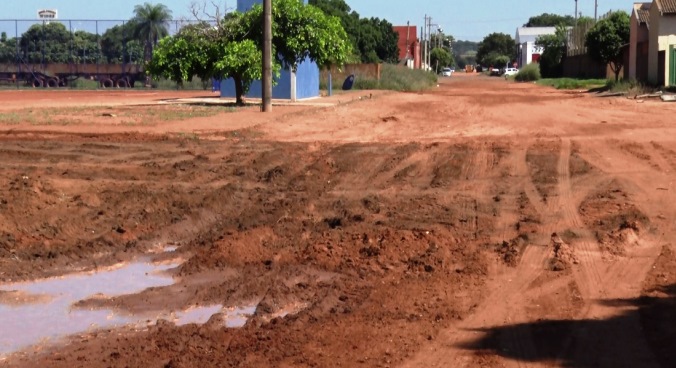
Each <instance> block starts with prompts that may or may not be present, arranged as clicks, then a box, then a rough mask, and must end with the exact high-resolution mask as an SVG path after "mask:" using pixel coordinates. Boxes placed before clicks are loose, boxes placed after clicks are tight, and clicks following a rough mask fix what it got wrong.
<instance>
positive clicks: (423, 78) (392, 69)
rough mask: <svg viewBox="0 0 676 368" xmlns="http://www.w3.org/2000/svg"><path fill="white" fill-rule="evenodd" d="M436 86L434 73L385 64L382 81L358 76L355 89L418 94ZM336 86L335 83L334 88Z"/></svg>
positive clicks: (381, 75)
mask: <svg viewBox="0 0 676 368" xmlns="http://www.w3.org/2000/svg"><path fill="white" fill-rule="evenodd" d="M436 85H437V76H436V75H435V74H434V73H430V72H426V71H424V70H420V69H409V68H406V67H403V66H398V65H393V64H383V69H382V71H381V73H380V80H376V79H372V78H363V77H359V76H357V77H356V78H355V80H354V86H353V88H355V89H386V90H393V91H402V92H417V91H422V90H425V89H428V88H431V87H434V86H436ZM335 86H336V85H335V83H334V88H335Z"/></svg>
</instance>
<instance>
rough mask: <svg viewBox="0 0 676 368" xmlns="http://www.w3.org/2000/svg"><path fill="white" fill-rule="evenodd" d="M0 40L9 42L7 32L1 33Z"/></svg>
mask: <svg viewBox="0 0 676 368" xmlns="http://www.w3.org/2000/svg"><path fill="white" fill-rule="evenodd" d="M0 42H2V43H5V42H7V32H2V33H0Z"/></svg>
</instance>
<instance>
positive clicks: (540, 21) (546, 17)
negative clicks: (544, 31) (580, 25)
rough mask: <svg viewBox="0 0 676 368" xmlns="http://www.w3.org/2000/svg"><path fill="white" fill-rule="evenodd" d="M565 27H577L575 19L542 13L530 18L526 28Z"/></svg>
mask: <svg viewBox="0 0 676 368" xmlns="http://www.w3.org/2000/svg"><path fill="white" fill-rule="evenodd" d="M560 25H563V26H564V27H565V26H570V27H572V26H573V25H575V18H574V17H572V16H570V15H557V14H549V13H542V14H540V15H536V16H534V17H530V18H528V23H526V24H524V25H523V26H524V27H556V26H560Z"/></svg>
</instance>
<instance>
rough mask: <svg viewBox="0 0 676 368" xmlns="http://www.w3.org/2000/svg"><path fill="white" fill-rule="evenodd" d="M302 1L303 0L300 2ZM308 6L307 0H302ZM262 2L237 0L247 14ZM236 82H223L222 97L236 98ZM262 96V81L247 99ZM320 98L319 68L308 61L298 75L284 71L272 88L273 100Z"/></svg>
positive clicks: (250, 92)
mask: <svg viewBox="0 0 676 368" xmlns="http://www.w3.org/2000/svg"><path fill="white" fill-rule="evenodd" d="M299 1H301V0H299ZM302 1H303V3H305V4H307V0H302ZM262 2H263V1H262V0H237V11H238V12H246V11H248V10H249V9H251V7H252V6H253V5H254V4H261V3H262ZM235 95H236V94H235V82H234V81H233V80H232V79H231V78H230V79H226V80H223V81H222V82H221V97H230V98H234V97H235ZM261 95H262V83H261V81H254V82H253V83H252V84H251V87H250V88H249V93H247V94H246V97H251V98H260V97H261ZM318 96H319V68H318V67H317V64H316V63H314V62H312V61H310V60H309V59H308V60H305V61H304V62H302V63H300V64H299V65H298V70H297V71H296V73H292V72H291V71H289V70H282V71H281V72H280V77H279V79H278V80H277V84H276V85H275V86H273V87H272V98H275V99H287V100H292V101H295V100H298V99H304V98H312V97H318Z"/></svg>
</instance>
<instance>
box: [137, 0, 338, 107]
mask: <svg viewBox="0 0 676 368" xmlns="http://www.w3.org/2000/svg"><path fill="white" fill-rule="evenodd" d="M272 11H273V19H274V23H273V27H272V33H273V41H272V42H273V49H274V50H275V52H274V54H275V55H276V57H275V60H274V63H273V64H274V65H273V71H274V72H275V74H278V72H279V70H280V68H282V67H284V68H287V69H290V70H296V68H297V67H298V64H299V63H300V62H302V61H304V60H305V59H306V58H307V59H310V60H312V61H314V62H316V63H317V64H318V65H320V66H322V67H326V66H329V65H332V64H338V65H342V64H343V63H344V62H345V61H346V60H347V56H348V55H349V54H350V52H351V48H350V43H349V39H348V37H347V35H346V33H345V30H344V29H343V28H342V25H341V23H340V20H339V19H338V18H336V17H331V16H326V15H325V14H324V13H323V12H321V10H319V9H317V8H315V7H313V6H311V5H303V4H302V3H301V2H299V1H297V0H275V1H274V2H273V9H272ZM262 17H263V9H262V7H261V6H260V5H255V6H254V7H253V8H252V9H251V10H250V11H248V12H246V13H244V14H241V13H237V12H234V13H230V14H229V15H227V16H226V17H225V18H224V19H222V20H221V21H220V22H219V25H218V26H217V27H211V26H209V25H208V24H200V25H197V26H194V27H192V28H191V27H186V29H185V30H181V32H179V33H178V34H177V35H175V36H174V37H167V38H165V39H163V40H162V41H161V42H160V43H159V44H158V46H157V48H156V49H155V52H154V53H153V58H152V60H151V61H150V63H149V64H148V72H149V73H150V74H151V75H154V76H163V77H166V78H169V79H171V80H174V81H177V82H179V83H180V82H182V81H187V80H190V78H192V76H193V75H198V76H200V77H201V78H203V79H204V78H211V77H219V78H226V77H227V78H232V79H233V81H234V82H235V93H236V98H237V104H239V105H241V104H243V103H244V100H243V96H244V95H245V94H246V93H247V92H248V89H249V87H250V85H251V82H252V81H254V80H256V79H260V78H261V77H262V70H261V67H262V50H261V45H262V37H263V35H262V30H261V27H260V25H261V23H262ZM282 35H283V36H282Z"/></svg>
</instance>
